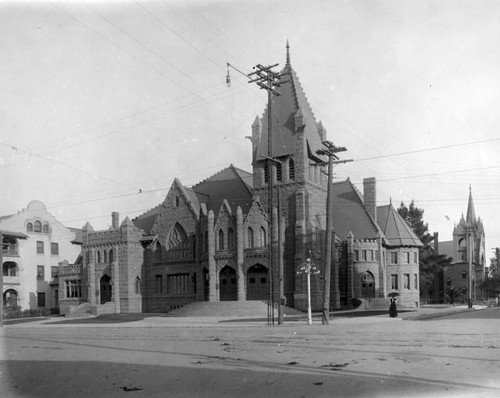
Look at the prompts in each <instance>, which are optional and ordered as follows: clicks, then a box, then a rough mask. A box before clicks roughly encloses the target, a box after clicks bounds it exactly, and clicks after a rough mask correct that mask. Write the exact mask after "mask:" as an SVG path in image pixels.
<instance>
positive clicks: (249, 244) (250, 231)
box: [247, 227, 254, 248]
mask: <svg viewBox="0 0 500 398" xmlns="http://www.w3.org/2000/svg"><path fill="white" fill-rule="evenodd" d="M247 247H249V248H253V247H254V237H253V229H252V228H250V227H248V231H247Z"/></svg>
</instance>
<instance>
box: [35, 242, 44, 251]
mask: <svg viewBox="0 0 500 398" xmlns="http://www.w3.org/2000/svg"><path fill="white" fill-rule="evenodd" d="M36 252H37V253H38V254H43V242H42V241H39V240H38V241H37V242H36Z"/></svg>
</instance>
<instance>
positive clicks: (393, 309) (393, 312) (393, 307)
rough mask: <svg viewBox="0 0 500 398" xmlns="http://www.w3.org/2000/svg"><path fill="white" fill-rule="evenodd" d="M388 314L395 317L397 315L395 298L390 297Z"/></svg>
mask: <svg viewBox="0 0 500 398" xmlns="http://www.w3.org/2000/svg"><path fill="white" fill-rule="evenodd" d="M389 316H390V317H391V318H396V317H397V316H398V309H397V308H396V299H395V298H394V297H391V305H390V306H389Z"/></svg>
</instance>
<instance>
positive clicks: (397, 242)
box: [377, 204, 423, 247]
mask: <svg viewBox="0 0 500 398" xmlns="http://www.w3.org/2000/svg"><path fill="white" fill-rule="evenodd" d="M377 222H378V224H379V225H380V227H381V228H382V231H384V235H385V237H386V239H387V243H388V244H389V245H390V246H417V247H421V246H423V244H422V242H421V241H420V239H419V238H418V237H417V235H415V232H413V230H412V229H411V227H410V226H409V225H408V224H407V223H406V222H405V220H403V218H402V217H401V216H400V215H399V213H398V212H397V211H396V209H394V207H392V204H389V205H387V206H379V207H377Z"/></svg>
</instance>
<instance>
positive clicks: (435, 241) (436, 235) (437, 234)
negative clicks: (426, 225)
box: [434, 232, 439, 254]
mask: <svg viewBox="0 0 500 398" xmlns="http://www.w3.org/2000/svg"><path fill="white" fill-rule="evenodd" d="M438 236H439V233H438V232H434V250H435V251H436V253H437V254H439V239H438Z"/></svg>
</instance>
